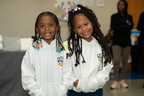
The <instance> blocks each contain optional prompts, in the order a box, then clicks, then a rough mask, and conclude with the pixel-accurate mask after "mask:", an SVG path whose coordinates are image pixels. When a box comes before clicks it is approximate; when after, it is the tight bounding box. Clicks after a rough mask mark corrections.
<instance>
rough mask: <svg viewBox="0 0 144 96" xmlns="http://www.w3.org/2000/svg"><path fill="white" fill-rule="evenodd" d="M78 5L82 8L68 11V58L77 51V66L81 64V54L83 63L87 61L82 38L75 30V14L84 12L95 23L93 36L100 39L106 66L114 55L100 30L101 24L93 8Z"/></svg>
mask: <svg viewBox="0 0 144 96" xmlns="http://www.w3.org/2000/svg"><path fill="white" fill-rule="evenodd" d="M77 7H78V8H80V10H76V11H75V9H73V10H72V11H69V13H68V28H69V30H70V36H69V38H68V50H69V53H67V56H66V57H67V58H68V57H71V56H72V55H73V54H74V53H75V56H76V64H75V66H78V65H79V64H80V55H81V56H82V58H83V61H82V63H85V62H86V61H85V59H84V57H83V55H82V38H81V37H80V36H79V35H77V36H75V31H74V30H73V29H74V18H75V16H76V15H78V14H84V15H85V16H86V17H87V18H88V19H89V20H90V21H91V23H92V25H93V33H92V36H93V37H94V38H95V39H96V40H97V41H98V43H99V44H100V45H101V47H102V55H103V57H104V58H105V61H104V66H106V65H107V63H108V62H109V63H110V62H111V60H112V55H111V53H110V50H109V48H108V46H107V41H106V39H105V38H104V36H103V33H102V32H101V30H100V24H99V23H98V20H97V17H96V15H95V13H94V12H93V11H92V10H91V9H89V8H87V7H84V6H82V5H80V4H79V5H77Z"/></svg>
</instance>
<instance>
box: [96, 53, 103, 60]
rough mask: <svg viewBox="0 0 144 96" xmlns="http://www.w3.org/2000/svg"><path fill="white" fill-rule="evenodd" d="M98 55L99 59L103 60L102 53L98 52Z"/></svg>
mask: <svg viewBox="0 0 144 96" xmlns="http://www.w3.org/2000/svg"><path fill="white" fill-rule="evenodd" d="M97 57H98V61H100V62H102V53H100V54H97Z"/></svg>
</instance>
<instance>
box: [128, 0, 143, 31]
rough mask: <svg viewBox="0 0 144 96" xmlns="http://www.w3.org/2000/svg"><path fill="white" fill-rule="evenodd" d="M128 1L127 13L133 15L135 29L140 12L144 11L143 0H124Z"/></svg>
mask: <svg viewBox="0 0 144 96" xmlns="http://www.w3.org/2000/svg"><path fill="white" fill-rule="evenodd" d="M126 1H127V2H128V13H129V14H131V15H132V16H133V22H134V27H133V29H137V24H138V20H139V17H140V14H141V13H142V12H144V0H126Z"/></svg>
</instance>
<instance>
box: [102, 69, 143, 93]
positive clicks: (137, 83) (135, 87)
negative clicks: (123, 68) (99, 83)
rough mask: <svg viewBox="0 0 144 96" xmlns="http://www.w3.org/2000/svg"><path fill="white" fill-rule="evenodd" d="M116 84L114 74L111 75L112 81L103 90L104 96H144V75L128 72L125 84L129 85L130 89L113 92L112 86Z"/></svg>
mask: <svg viewBox="0 0 144 96" xmlns="http://www.w3.org/2000/svg"><path fill="white" fill-rule="evenodd" d="M113 82H114V76H113V73H111V74H110V80H109V81H108V82H107V83H106V84H105V86H104V88H103V94H104V95H103V96H144V88H142V87H143V84H144V74H137V73H136V72H131V71H130V70H129V71H128V72H127V74H126V77H125V82H126V83H128V84H129V88H120V89H115V90H112V89H110V86H111V84H112V83H113Z"/></svg>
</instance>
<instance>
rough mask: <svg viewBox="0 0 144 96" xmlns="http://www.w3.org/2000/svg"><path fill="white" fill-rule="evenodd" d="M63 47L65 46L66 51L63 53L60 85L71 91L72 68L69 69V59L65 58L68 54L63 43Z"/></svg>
mask: <svg viewBox="0 0 144 96" xmlns="http://www.w3.org/2000/svg"><path fill="white" fill-rule="evenodd" d="M64 45H65V49H66V50H65V52H64V64H63V79H62V85H65V87H66V88H67V89H71V88H72V80H71V79H70V76H71V74H72V68H71V62H70V58H66V54H67V53H68V49H67V42H65V43H64Z"/></svg>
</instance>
